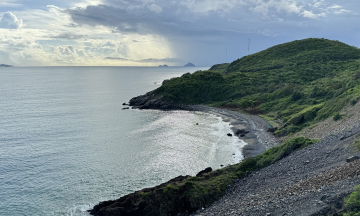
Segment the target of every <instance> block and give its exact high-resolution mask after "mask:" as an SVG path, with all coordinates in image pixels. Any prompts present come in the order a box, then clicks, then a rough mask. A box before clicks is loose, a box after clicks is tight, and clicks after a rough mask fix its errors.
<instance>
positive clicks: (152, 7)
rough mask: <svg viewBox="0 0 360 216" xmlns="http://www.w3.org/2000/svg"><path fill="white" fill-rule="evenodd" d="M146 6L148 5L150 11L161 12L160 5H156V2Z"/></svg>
mask: <svg viewBox="0 0 360 216" xmlns="http://www.w3.org/2000/svg"><path fill="white" fill-rule="evenodd" d="M148 7H149V10H150V11H153V12H155V13H161V12H162V10H163V9H162V7H160V6H158V5H156V4H151V5H149V6H148Z"/></svg>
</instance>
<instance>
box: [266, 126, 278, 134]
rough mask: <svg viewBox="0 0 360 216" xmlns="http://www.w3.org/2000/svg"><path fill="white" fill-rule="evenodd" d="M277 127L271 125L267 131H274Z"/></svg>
mask: <svg viewBox="0 0 360 216" xmlns="http://www.w3.org/2000/svg"><path fill="white" fill-rule="evenodd" d="M277 129H278V128H277V127H274V128H273V127H271V128H269V129H268V130H267V132H272V133H274V132H275V131H277Z"/></svg>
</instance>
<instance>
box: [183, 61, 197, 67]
mask: <svg viewBox="0 0 360 216" xmlns="http://www.w3.org/2000/svg"><path fill="white" fill-rule="evenodd" d="M184 67H195V65H194V64H193V63H191V62H189V63H187V64H186V65H184Z"/></svg>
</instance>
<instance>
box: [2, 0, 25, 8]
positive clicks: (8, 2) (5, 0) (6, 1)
mask: <svg viewBox="0 0 360 216" xmlns="http://www.w3.org/2000/svg"><path fill="white" fill-rule="evenodd" d="M16 2H17V0H1V1H0V7H19V6H21V4H19V3H16Z"/></svg>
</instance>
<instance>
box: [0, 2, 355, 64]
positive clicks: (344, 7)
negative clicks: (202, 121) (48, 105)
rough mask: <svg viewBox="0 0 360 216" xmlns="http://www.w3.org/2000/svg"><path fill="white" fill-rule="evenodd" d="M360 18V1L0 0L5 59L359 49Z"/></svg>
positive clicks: (180, 57)
mask: <svg viewBox="0 0 360 216" xmlns="http://www.w3.org/2000/svg"><path fill="white" fill-rule="evenodd" d="M359 21H360V1H359V0H347V1H340V0H71V1H70V0H0V64H1V63H6V64H13V65H16V66H66V65H79V66H82V65H84V66H92V65H94V66H96V65H99V66H103V65H104V66H106V65H109V66H115V65H118V66H156V65H160V64H168V65H184V64H186V63H188V62H192V63H194V64H196V65H197V66H211V65H213V64H217V63H223V62H226V61H227V62H230V61H233V60H235V59H237V58H240V57H242V56H244V55H247V54H248V43H249V39H250V53H254V52H258V51H261V50H263V49H266V48H268V47H271V46H274V45H276V44H280V43H284V42H289V41H292V40H298V39H304V38H309V37H316V38H328V39H333V40H339V41H342V42H345V43H347V44H349V45H352V46H359V47H360V31H359V30H360V26H359ZM226 50H227V52H226ZM226 54H227V55H226Z"/></svg>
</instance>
